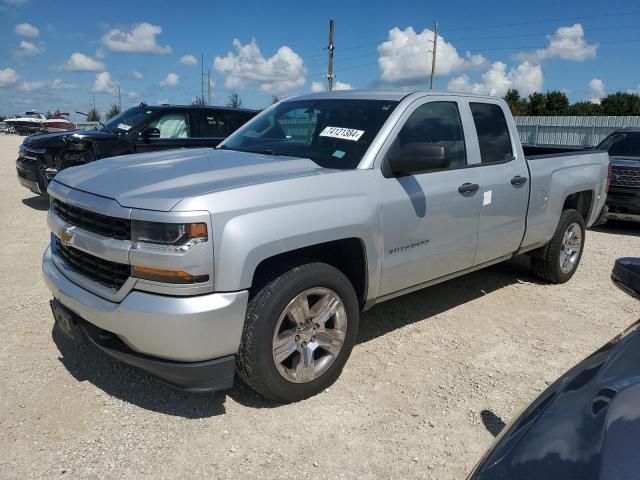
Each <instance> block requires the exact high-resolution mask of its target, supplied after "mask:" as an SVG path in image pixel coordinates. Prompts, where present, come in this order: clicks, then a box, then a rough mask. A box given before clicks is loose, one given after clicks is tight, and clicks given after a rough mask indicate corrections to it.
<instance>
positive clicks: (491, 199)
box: [468, 99, 530, 265]
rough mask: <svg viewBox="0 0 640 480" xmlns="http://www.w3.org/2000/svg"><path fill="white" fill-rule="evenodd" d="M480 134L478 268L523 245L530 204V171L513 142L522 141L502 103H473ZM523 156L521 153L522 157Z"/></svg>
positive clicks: (470, 105)
mask: <svg viewBox="0 0 640 480" xmlns="http://www.w3.org/2000/svg"><path fill="white" fill-rule="evenodd" d="M468 108H469V109H470V111H471V115H472V117H473V124H474V127H475V130H476V133H477V137H476V136H474V138H477V142H478V149H474V150H475V152H476V155H479V157H480V158H479V159H477V161H479V163H478V165H479V166H477V167H475V168H474V169H475V170H477V171H478V173H479V183H480V185H481V189H482V192H481V194H482V195H481V197H482V209H481V212H480V222H479V225H478V251H477V253H476V259H475V262H474V263H475V264H476V265H478V264H482V263H485V262H489V261H491V260H495V259H497V258H500V257H503V256H505V255H509V254H511V253H513V252H515V251H516V250H517V249H518V248H519V247H520V244H521V242H522V237H523V236H524V231H525V220H526V215H527V205H528V202H529V185H530V179H529V170H528V168H527V165H526V161H525V159H524V157H521V156H522V150H521V149H516V145H514V144H513V141H512V139H513V138H518V132H517V130H516V127H515V124H514V123H513V121H511V122H510V123H509V120H507V119H511V116H510V115H509V112H506V111H505V110H504V108H505V107H503V105H502V103H501V102H494V101H493V100H484V99H483V100H480V101H474V100H473V99H472V100H469V102H468ZM518 152H519V153H518Z"/></svg>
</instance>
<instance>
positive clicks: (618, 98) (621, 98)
mask: <svg viewBox="0 0 640 480" xmlns="http://www.w3.org/2000/svg"><path fill="white" fill-rule="evenodd" d="M601 105H602V113H603V114H604V115H640V96H638V95H636V94H635V93H626V92H616V93H613V94H610V95H607V96H606V97H604V98H603V99H602V103H601Z"/></svg>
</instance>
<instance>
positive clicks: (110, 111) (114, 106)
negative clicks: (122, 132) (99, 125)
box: [107, 103, 120, 120]
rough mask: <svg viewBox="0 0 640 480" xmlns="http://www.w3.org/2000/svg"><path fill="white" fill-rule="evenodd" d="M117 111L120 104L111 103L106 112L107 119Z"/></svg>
mask: <svg viewBox="0 0 640 480" xmlns="http://www.w3.org/2000/svg"><path fill="white" fill-rule="evenodd" d="M119 113H120V105H118V104H117V103H114V104H113V105H111V108H110V109H109V111H108V112H107V120H109V119H110V118H113V117H115V116H116V115H118V114H119Z"/></svg>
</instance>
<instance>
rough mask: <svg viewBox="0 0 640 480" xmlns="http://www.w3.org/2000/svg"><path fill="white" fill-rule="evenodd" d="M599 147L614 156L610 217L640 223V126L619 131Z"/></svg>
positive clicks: (610, 190) (610, 192)
mask: <svg viewBox="0 0 640 480" xmlns="http://www.w3.org/2000/svg"><path fill="white" fill-rule="evenodd" d="M596 148H597V149H599V150H607V151H608V152H609V156H610V157H611V176H610V179H611V185H610V187H609V193H608V195H607V206H608V207H609V213H608V214H607V218H612V219H615V220H629V221H636V222H640V127H628V128H622V129H620V130H616V131H615V132H613V133H612V134H611V135H609V136H608V137H607V138H605V139H604V140H603V141H602V143H600V145H598V146H597V147H596Z"/></svg>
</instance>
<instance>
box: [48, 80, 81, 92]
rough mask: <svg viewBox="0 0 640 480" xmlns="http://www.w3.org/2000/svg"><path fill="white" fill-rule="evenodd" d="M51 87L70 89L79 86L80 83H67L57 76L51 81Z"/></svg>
mask: <svg viewBox="0 0 640 480" xmlns="http://www.w3.org/2000/svg"><path fill="white" fill-rule="evenodd" d="M51 88H53V89H54V90H70V89H73V88H78V85H76V84H75V83H67V82H65V81H63V80H62V79H61V78H56V79H55V80H53V81H52V82H51Z"/></svg>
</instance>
